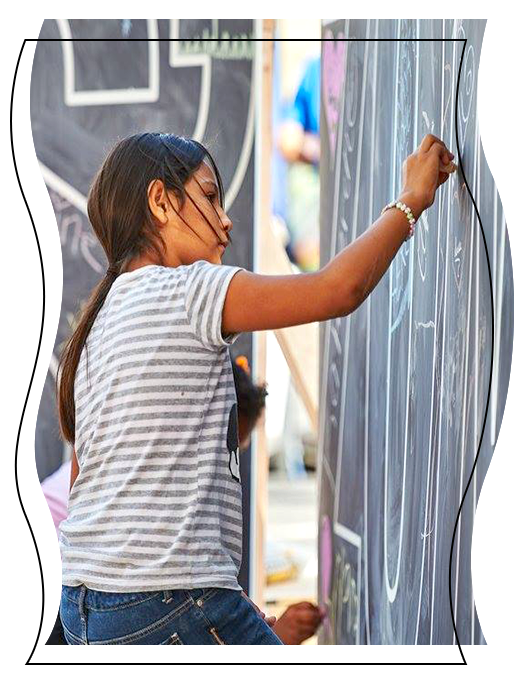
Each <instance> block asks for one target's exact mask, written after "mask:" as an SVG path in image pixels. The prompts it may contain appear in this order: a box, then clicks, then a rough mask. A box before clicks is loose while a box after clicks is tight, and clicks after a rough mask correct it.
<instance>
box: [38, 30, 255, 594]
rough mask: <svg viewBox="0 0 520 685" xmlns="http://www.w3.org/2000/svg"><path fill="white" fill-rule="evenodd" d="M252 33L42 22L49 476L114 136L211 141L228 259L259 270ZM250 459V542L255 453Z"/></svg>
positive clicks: (240, 348)
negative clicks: (93, 196) (53, 309)
mask: <svg viewBox="0 0 520 685" xmlns="http://www.w3.org/2000/svg"><path fill="white" fill-rule="evenodd" d="M254 32H255V26H254V21H253V20H245V19H244V20H242V19H240V20H225V19H220V20H219V19H212V20H211V19H208V20H182V19H181V20H178V19H169V20H157V19H104V20H76V19H71V20H67V19H59V20H45V21H44V23H43V26H42V29H41V32H40V36H39V41H38V43H37V47H36V52H35V56H34V63H33V70H32V78H31V121H32V131H33V138H34V145H35V149H36V155H37V157H38V160H39V162H40V166H41V170H42V174H43V177H44V180H45V183H46V184H47V188H48V191H49V194H50V197H51V200H52V204H53V207H54V211H55V214H56V220H57V224H58V231H59V234H60V239H61V247H62V256H63V300H62V309H61V317H60V322H59V328H58V333H57V336H56V343H55V347H54V354H53V358H52V362H51V366H50V370H49V374H48V377H47V380H46V383H45V387H44V390H43V393H42V399H41V403H40V409H39V413H38V418H37V425H36V461H37V468H38V475H39V477H40V479H43V478H45V477H46V476H47V475H49V474H50V473H52V472H53V471H54V470H55V469H56V468H57V467H58V466H59V465H60V464H61V463H62V461H63V459H64V458H66V457H67V448H66V447H64V445H63V444H62V442H61V440H60V437H59V431H58V424H57V418H56V407H55V395H54V379H55V373H56V365H57V359H58V357H59V352H60V349H61V346H62V344H63V342H64V340H65V339H66V338H67V337H68V335H69V333H70V326H71V323H72V320H73V316H74V314H75V313H76V312H77V310H78V306H79V305H80V304H81V303H82V301H84V300H86V298H87V297H88V295H89V293H90V291H91V289H92V288H93V286H94V285H95V284H96V283H97V282H98V281H99V280H100V278H101V277H102V275H103V273H104V271H105V268H106V261H105V258H104V255H103V253H102V250H101V248H100V246H99V244H98V243H97V239H96V238H95V236H94V234H93V232H92V229H91V227H90V224H89V222H88V219H87V216H86V195H87V193H88V188H89V185H90V182H91V180H92V177H93V176H94V174H95V172H96V170H97V169H98V167H99V166H100V164H101V162H102V161H103V159H104V157H105V155H106V153H107V152H108V150H109V149H110V147H111V146H112V144H113V143H114V142H116V141H117V140H118V139H119V138H122V137H124V136H126V135H129V134H131V133H135V132H139V131H146V130H150V131H167V132H173V133H177V134H179V135H185V136H188V137H192V138H196V139H198V140H201V141H203V142H205V143H206V144H208V145H209V147H210V149H211V151H212V153H213V154H214V157H215V159H216V162H217V165H218V167H219V170H220V172H221V174H222V178H223V181H224V185H225V190H226V200H227V210H228V211H229V214H230V217H231V218H232V220H233V224H234V228H233V240H234V242H233V245H232V246H230V248H229V249H228V251H227V252H226V256H225V260H224V261H225V263H229V264H239V265H241V266H244V267H245V268H247V269H250V270H252V269H253V259H254V255H253V245H254V222H253V218H254V217H253V207H254V175H255V164H254V146H255V122H254V98H253V96H254V89H253V87H252V85H253V84H252V81H253V74H254V56H255V49H256V48H255V46H256V43H255V42H254V41H252V40H251V38H252V37H253V36H254ZM157 39H159V40H157ZM39 230H44V229H43V228H42V227H39ZM45 230H49V231H54V230H56V228H55V226H47V227H46V228H45ZM228 252H229V254H228ZM232 354H245V355H247V357H248V359H249V360H251V362H252V359H251V357H252V339H251V335H250V334H243V335H242V336H240V338H239V339H238V341H237V342H236V343H235V345H234V349H233V350H232ZM241 461H242V466H243V468H244V473H243V474H242V481H243V486H244V488H243V489H244V515H245V531H246V534H245V541H244V549H245V550H247V549H248V526H249V499H250V498H249V480H250V479H249V464H250V461H251V455H250V454H249V453H246V454H244V455H243V459H242V460H241ZM242 580H243V582H244V587H246V586H247V580H246V579H244V578H243V579H242Z"/></svg>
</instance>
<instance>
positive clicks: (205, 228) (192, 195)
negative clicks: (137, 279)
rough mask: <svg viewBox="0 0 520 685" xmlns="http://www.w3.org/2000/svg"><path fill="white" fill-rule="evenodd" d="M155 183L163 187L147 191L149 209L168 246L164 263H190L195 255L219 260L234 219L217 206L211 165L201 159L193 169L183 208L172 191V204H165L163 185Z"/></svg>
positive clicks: (169, 194) (216, 187) (210, 259)
mask: <svg viewBox="0 0 520 685" xmlns="http://www.w3.org/2000/svg"><path fill="white" fill-rule="evenodd" d="M156 183H157V182H156ZM158 183H159V185H160V186H161V187H162V191H161V190H160V189H159V194H158V195H157V191H156V190H153V192H152V193H151V194H150V193H149V202H150V209H151V210H152V212H153V213H154V214H155V216H156V218H158V219H159V221H160V223H161V224H162V235H163V238H164V240H165V242H166V246H167V250H166V255H165V264H166V266H179V265H180V264H192V263H193V262H194V261H197V260H198V259H205V260H206V261H208V262H211V263H213V264H221V263H222V255H223V253H224V250H225V248H226V246H227V245H228V243H229V237H228V233H229V231H231V229H232V228H233V223H232V221H231V219H230V218H229V217H228V215H227V214H226V213H225V211H224V210H223V209H222V207H221V206H220V202H219V196H218V186H217V179H216V178H215V173H214V172H213V169H212V168H211V167H210V166H209V165H208V164H206V163H205V162H203V163H202V164H201V165H200V167H199V168H198V169H197V171H195V173H194V174H193V175H192V177H191V178H190V180H189V181H188V182H187V183H186V185H185V191H186V200H185V202H184V206H183V208H182V209H180V206H179V202H178V200H177V198H176V197H175V195H174V193H173V192H168V197H169V200H170V203H171V204H170V203H166V208H164V204H163V203H162V199H161V192H162V195H163V197H164V187H163V186H162V183H160V182H158ZM172 205H173V209H172ZM156 210H158V211H156ZM161 210H162V212H161Z"/></svg>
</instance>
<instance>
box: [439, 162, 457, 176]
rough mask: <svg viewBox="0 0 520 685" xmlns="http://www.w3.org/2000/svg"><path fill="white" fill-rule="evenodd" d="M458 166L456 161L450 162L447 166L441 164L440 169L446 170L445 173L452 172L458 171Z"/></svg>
mask: <svg viewBox="0 0 520 685" xmlns="http://www.w3.org/2000/svg"><path fill="white" fill-rule="evenodd" d="M457 169H458V167H457V165H456V164H455V162H450V163H449V164H448V165H447V166H444V164H441V167H440V171H444V173H445V174H452V173H453V172H454V171H457Z"/></svg>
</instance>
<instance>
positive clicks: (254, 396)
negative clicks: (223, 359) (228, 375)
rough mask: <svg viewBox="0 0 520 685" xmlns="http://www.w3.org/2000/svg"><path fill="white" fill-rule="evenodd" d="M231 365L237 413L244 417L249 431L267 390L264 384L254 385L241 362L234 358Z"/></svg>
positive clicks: (252, 426) (259, 411) (257, 415)
mask: <svg viewBox="0 0 520 685" xmlns="http://www.w3.org/2000/svg"><path fill="white" fill-rule="evenodd" d="M232 367H233V377H234V380H235V389H236V393H237V404H238V413H239V415H240V417H242V416H243V417H244V418H245V420H246V421H247V428H248V431H249V432H251V431H252V430H253V428H254V427H255V424H256V422H257V421H258V419H259V418H260V414H261V413H262V409H263V408H264V407H265V398H266V397H267V395H268V392H267V390H266V386H265V384H264V385H255V384H254V383H253V381H252V379H251V376H250V374H249V373H248V372H247V371H246V370H245V369H244V367H243V366H242V365H241V364H239V363H237V360H236V359H233V361H232Z"/></svg>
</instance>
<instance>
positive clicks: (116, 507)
mask: <svg viewBox="0 0 520 685" xmlns="http://www.w3.org/2000/svg"><path fill="white" fill-rule="evenodd" d="M228 494H230V493H228ZM236 500H237V502H238V504H231V502H228V501H226V502H223V501H222V500H220V499H212V498H211V497H204V498H199V499H197V497H196V496H192V497H191V498H186V500H185V502H184V503H183V504H172V503H171V502H147V503H146V508H147V509H149V510H151V511H172V510H175V509H176V508H177V507H178V508H179V509H182V510H183V511H185V507H186V506H193V504H192V505H189V504H187V503H188V502H192V503H197V504H206V505H208V504H209V505H212V506H216V507H217V508H225V509H229V510H231V511H236V512H237V513H238V514H242V500H241V498H240V495H239V494H238V495H237V497H236ZM103 503H108V504H109V506H106V507H104V510H105V511H125V512H131V511H132V508H134V509H135V507H136V505H135V504H134V503H129V502H121V501H119V500H116V501H114V500H113V499H112V498H110V497H105V498H103V500H100V501H99V502H98V504H103ZM87 506H89V502H75V503H74V513H75V512H76V511H77V510H78V508H81V507H87ZM73 518H74V516H73V515H72V516H71V520H73Z"/></svg>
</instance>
